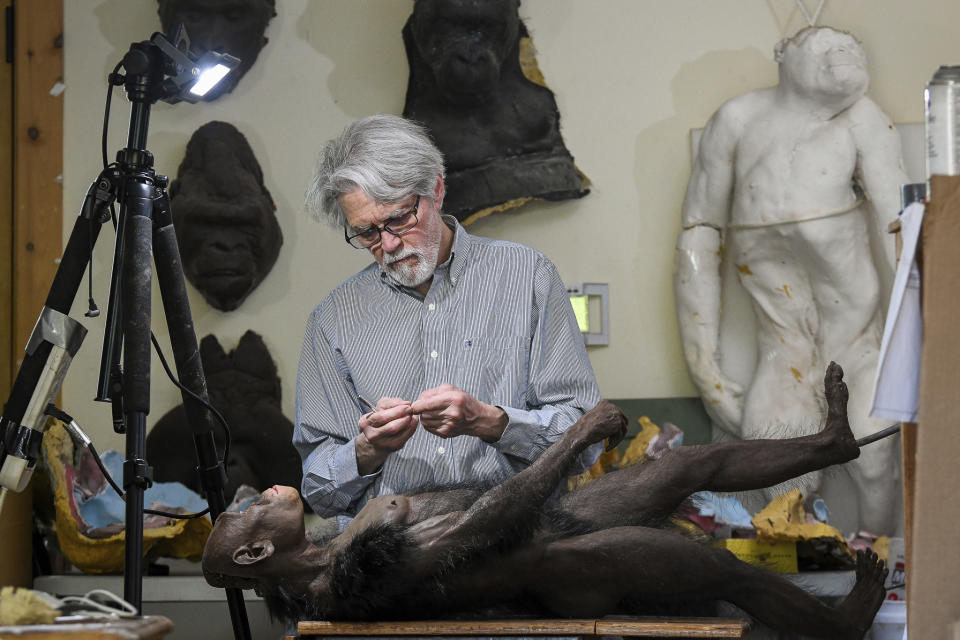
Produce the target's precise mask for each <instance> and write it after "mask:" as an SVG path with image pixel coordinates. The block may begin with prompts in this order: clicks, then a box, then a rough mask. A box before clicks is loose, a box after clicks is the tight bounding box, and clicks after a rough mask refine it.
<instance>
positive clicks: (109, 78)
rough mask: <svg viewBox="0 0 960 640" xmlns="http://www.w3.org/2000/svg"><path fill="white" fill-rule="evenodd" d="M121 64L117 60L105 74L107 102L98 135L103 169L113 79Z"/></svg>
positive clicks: (105, 158)
mask: <svg viewBox="0 0 960 640" xmlns="http://www.w3.org/2000/svg"><path fill="white" fill-rule="evenodd" d="M122 66H123V60H121V61H120V62H118V63H117V66H115V67H114V68H113V71H112V72H111V73H110V75H109V76H107V102H106V105H105V106H104V109H103V132H102V134H101V137H100V155H101V157H102V158H103V168H104V169H106V168H107V131H108V129H109V128H110V102H111V100H112V99H113V87H114V86H115V85H114V82H113V81H114V79H115V78H116V77H117V72H118V71H120V67H122Z"/></svg>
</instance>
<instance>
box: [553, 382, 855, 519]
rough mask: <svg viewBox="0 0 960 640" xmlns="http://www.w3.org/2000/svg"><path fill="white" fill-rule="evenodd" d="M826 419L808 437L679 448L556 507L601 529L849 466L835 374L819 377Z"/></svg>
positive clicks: (849, 446) (850, 446)
mask: <svg viewBox="0 0 960 640" xmlns="http://www.w3.org/2000/svg"><path fill="white" fill-rule="evenodd" d="M824 385H825V388H826V398H827V419H826V423H825V425H824V427H823V429H822V430H821V431H820V432H819V433H816V434H813V435H810V436H804V437H800V438H789V439H785V440H742V441H736V442H723V443H718V444H710V445H698V446H691V447H680V448H679V449H674V450H673V451H671V452H669V453H667V454H666V455H664V456H663V457H662V458H660V459H659V460H654V461H651V462H647V463H643V464H639V465H635V466H632V467H628V468H626V469H622V470H619V471H615V472H613V473H609V474H607V475H605V476H601V477H600V478H597V479H596V480H594V481H593V482H591V483H588V484H586V485H584V486H583V487H581V488H578V489H576V490H574V491H572V492H570V493H569V494H567V495H566V496H563V497H562V498H561V499H560V500H559V502H558V504H557V509H558V510H559V511H562V512H564V513H566V514H568V515H570V516H573V517H574V518H576V519H578V520H581V521H586V522H588V523H590V524H591V525H592V526H593V527H594V528H597V529H601V528H605V527H611V526H619V525H630V524H648V525H649V524H655V523H657V522H658V521H660V520H662V519H663V518H666V517H668V516H669V515H670V514H671V513H673V512H674V510H675V509H676V508H677V507H678V506H679V505H680V503H681V502H682V501H683V500H684V499H686V498H687V497H688V496H689V495H690V494H691V493H694V492H696V491H704V490H709V491H745V490H749V489H759V488H763V487H768V486H771V485H774V484H777V483H779V482H783V481H784V480H788V479H790V478H794V477H796V476H799V475H801V474H803V473H806V472H808V471H813V470H816V469H822V468H824V467H828V466H830V465H833V464H839V463H842V462H847V461H848V460H852V459H854V458H856V457H857V456H858V455H859V448H858V447H857V445H856V441H855V439H854V437H853V433H852V432H851V431H850V425H849V423H848V422H847V387H846V385H845V384H844V382H843V370H842V369H841V368H840V366H839V365H837V364H835V363H831V364H830V366H829V367H828V368H827V373H826V376H825V378H824Z"/></svg>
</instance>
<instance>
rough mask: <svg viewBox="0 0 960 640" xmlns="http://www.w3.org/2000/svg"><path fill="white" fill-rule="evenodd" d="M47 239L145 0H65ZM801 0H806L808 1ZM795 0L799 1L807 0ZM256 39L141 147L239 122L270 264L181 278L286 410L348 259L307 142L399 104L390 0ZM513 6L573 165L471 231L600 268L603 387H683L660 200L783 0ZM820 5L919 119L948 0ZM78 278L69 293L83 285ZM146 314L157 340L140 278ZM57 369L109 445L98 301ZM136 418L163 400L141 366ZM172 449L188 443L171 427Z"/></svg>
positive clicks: (155, 25) (779, 31)
mask: <svg viewBox="0 0 960 640" xmlns="http://www.w3.org/2000/svg"><path fill="white" fill-rule="evenodd" d="M64 4H65V46H66V51H65V66H66V69H65V82H66V85H67V91H66V92H65V94H64V98H65V100H66V109H65V144H64V198H65V200H64V239H65V240H66V237H67V234H68V233H69V230H70V228H71V227H72V225H73V222H74V220H75V217H76V212H77V210H78V207H79V205H80V202H81V199H82V197H83V193H84V191H85V190H86V187H87V185H88V184H89V182H90V180H92V178H93V177H94V176H95V175H96V174H97V172H98V170H99V158H100V152H99V144H100V122H101V120H102V113H103V98H104V93H105V88H106V85H105V77H106V74H107V73H108V72H109V71H110V69H112V67H113V66H114V65H115V64H116V62H118V61H119V60H120V58H121V57H122V56H123V54H124V53H125V52H126V50H127V48H128V47H129V44H130V43H131V42H132V41H135V40H143V39H146V38H148V37H149V36H150V34H151V33H152V32H153V31H155V30H158V29H159V28H160V25H159V20H158V19H157V16H156V3H155V2H154V1H153V0H65V3H64ZM808 4H811V3H809V2H808ZM813 4H815V3H813ZM277 5H278V6H277V12H278V15H277V17H276V18H274V20H273V22H272V23H271V24H270V27H269V28H268V31H267V35H268V37H269V38H270V42H269V44H268V45H267V46H266V48H265V49H264V50H263V51H262V52H261V54H260V58H259V59H258V60H257V63H256V65H255V66H254V67H253V69H252V70H251V71H250V72H249V73H248V74H247V76H246V77H245V78H244V79H243V80H242V81H241V82H240V84H239V86H238V87H237V89H235V90H234V92H233V93H232V94H230V95H228V96H226V97H225V98H222V99H220V100H219V101H217V102H215V103H213V104H205V105H188V104H180V105H177V106H173V107H171V106H169V105H157V106H156V107H155V108H154V110H153V116H152V119H151V123H150V140H149V144H148V148H149V149H150V150H151V151H152V152H153V153H154V155H155V157H156V159H157V169H158V171H159V172H161V173H166V174H168V175H171V176H173V175H175V174H176V169H177V166H178V165H179V163H180V161H181V160H182V158H183V153H184V148H185V146H186V143H187V140H188V139H189V137H190V135H191V134H192V133H193V131H195V130H196V129H197V128H198V127H199V126H200V125H202V124H204V123H205V122H208V121H209V120H225V121H227V122H230V123H232V124H234V125H235V126H236V127H237V128H238V129H240V131H241V132H243V133H244V135H246V137H247V139H248V140H249V142H250V144H251V146H252V147H253V150H254V153H255V154H256V156H257V158H258V160H259V161H260V164H261V166H262V167H263V170H264V174H265V176H266V182H267V186H268V188H269V189H270V191H271V193H272V194H273V197H274V200H275V201H276V203H277V207H278V211H277V217H278V219H279V221H280V225H281V227H282V229H283V235H284V246H283V250H282V251H281V254H280V258H279V260H278V261H277V264H276V265H275V266H274V268H273V271H272V272H271V273H270V275H269V276H268V278H267V279H266V280H265V281H264V282H263V283H262V284H261V285H260V287H259V288H258V289H257V290H256V291H255V292H254V293H253V294H252V295H251V296H250V297H249V298H248V299H247V300H246V302H244V304H243V306H242V307H241V308H240V309H239V310H238V311H236V312H232V313H222V312H220V311H217V310H215V309H212V308H211V307H209V306H208V305H207V304H206V303H205V302H204V301H203V299H202V298H201V296H200V295H199V294H197V292H196V291H195V290H193V289H192V288H191V304H192V309H193V313H194V318H195V322H196V326H197V332H198V335H199V336H201V337H202V336H203V335H206V334H208V333H214V334H216V335H217V336H218V338H219V339H220V341H221V343H222V344H223V345H224V347H225V348H227V349H230V348H232V347H233V346H235V344H236V341H237V340H238V339H239V337H240V336H241V335H242V334H243V332H244V331H245V330H246V329H248V328H249V329H253V330H254V331H257V332H258V333H260V334H262V335H263V336H264V338H265V340H266V342H267V345H268V346H269V348H270V350H271V352H272V353H273V356H274V358H275V360H276V361H277V364H278V367H279V369H280V375H281V377H282V379H283V394H284V397H283V407H284V412H285V413H286V414H287V415H288V416H290V417H291V418H292V417H293V394H294V384H295V377H296V366H297V357H298V353H299V348H300V342H301V340H302V333H303V327H304V322H305V320H306V317H307V315H308V314H309V313H310V311H311V309H312V308H313V307H314V306H315V305H316V303H317V302H319V301H320V299H321V298H323V296H324V295H326V293H327V292H328V291H329V290H330V289H331V288H332V287H334V286H335V285H336V284H337V283H339V282H340V281H341V280H342V279H344V278H346V277H347V276H349V275H350V274H352V273H353V272H355V271H357V270H358V269H360V268H361V267H362V266H363V265H364V264H366V262H367V259H366V258H365V256H364V255H363V254H362V253H361V252H359V251H354V250H352V249H350V248H349V247H347V246H346V244H345V243H344V242H343V240H342V237H341V235H340V233H339V232H338V231H334V230H331V229H329V228H327V227H324V226H321V225H319V224H316V223H314V222H313V221H312V220H310V219H309V218H307V217H306V215H305V214H304V213H303V210H302V196H303V192H304V188H305V185H306V183H307V181H308V179H309V176H310V173H311V169H312V165H313V162H314V158H315V154H316V153H317V151H318V149H319V148H320V146H321V144H322V142H323V141H324V140H326V139H328V138H330V137H332V136H334V135H336V134H337V133H338V132H339V131H340V129H341V128H342V127H343V126H345V125H346V124H347V123H348V122H350V121H352V120H354V119H356V118H360V117H363V116H366V115H369V114H373V113H379V112H386V113H399V112H400V111H401V110H402V107H403V100H404V92H405V90H406V80H407V64H406V57H405V55H404V51H403V46H402V43H401V38H400V29H401V27H402V25H403V23H404V21H405V20H406V17H407V16H408V15H409V13H410V10H411V7H412V2H410V1H409V0H278V2H277ZM521 15H522V16H523V18H524V19H525V21H526V24H527V27H528V28H529V29H530V31H531V33H532V35H533V39H534V44H535V45H536V47H537V50H538V60H539V63H540V67H541V69H542V70H543V72H544V75H545V76H546V79H547V82H548V84H549V86H550V87H551V89H552V90H553V91H554V93H555V94H556V97H557V103H558V105H559V108H560V114H561V118H562V119H561V126H562V130H563V134H564V138H565V140H566V143H567V147H568V148H569V149H570V151H571V152H572V153H573V154H574V156H575V158H576V161H577V165H578V166H579V167H580V168H581V170H583V171H584V172H585V173H586V174H587V175H588V176H589V177H590V178H591V180H592V181H593V185H594V186H593V192H592V193H591V194H590V195H589V196H587V197H586V198H584V199H582V200H579V201H573V202H564V203H552V204H534V205H529V206H527V207H526V208H524V209H521V210H520V211H519V212H516V213H508V214H501V215H498V216H491V217H489V218H486V219H484V220H481V221H480V222H478V223H477V224H475V225H473V226H472V227H471V231H472V232H473V233H477V234H480V235H486V236H491V237H496V238H504V239H510V240H515V241H518V242H522V243H524V244H528V245H530V246H533V247H536V248H537V249H540V250H542V251H543V252H545V253H546V254H547V255H549V256H550V257H551V258H552V259H553V260H554V262H555V263H556V264H557V266H558V267H559V269H560V272H561V274H562V275H563V277H564V279H565V280H566V281H567V282H569V283H578V282H583V281H593V282H609V283H610V296H611V329H610V333H611V344H610V346H609V347H597V348H591V350H590V357H591V360H592V362H593V366H594V369H595V370H596V373H597V377H598V379H599V381H600V387H601V390H602V391H603V393H604V394H605V395H606V396H608V397H665V396H691V395H695V392H694V389H693V386H692V385H691V383H690V381H689V378H688V376H687V371H686V366H685V364H684V361H683V357H682V354H681V350H680V344H679V337H678V334H677V328H676V321H675V316H674V306H673V293H672V284H671V281H672V278H671V269H672V257H673V246H674V241H675V238H676V234H677V232H678V230H679V208H680V204H681V201H682V199H683V192H684V188H685V185H686V181H687V178H688V176H689V166H690V155H689V144H688V134H689V130H690V129H691V128H696V127H702V126H703V124H704V123H705V122H706V120H707V118H708V117H709V116H710V114H711V113H712V112H713V111H714V110H715V109H716V108H717V107H718V106H719V105H720V104H721V103H722V102H723V101H724V100H726V99H728V98H730V97H733V96H735V95H737V94H740V93H742V92H744V91H747V90H749V89H753V88H757V87H761V86H767V85H771V84H774V83H775V82H776V65H775V64H774V62H773V60H772V53H771V52H772V49H773V45H774V44H775V43H776V42H777V41H778V40H779V39H780V38H782V37H783V36H785V35H790V34H792V33H794V32H795V31H797V30H798V29H799V28H801V27H803V26H805V25H806V23H805V21H804V19H803V17H802V15H801V14H800V13H799V11H798V10H797V9H796V5H795V3H794V2H793V0H763V1H761V0H709V1H707V0H672V1H671V2H651V1H639V0H596V1H591V2H587V1H586V0H579V1H577V0H523V3H522V6H521ZM820 24H824V25H829V26H833V27H836V28H841V29H847V30H850V31H851V32H853V33H854V34H855V35H856V36H858V37H859V38H860V39H861V40H862V41H863V43H864V47H865V49H866V51H867V54H868V56H869V60H870V70H871V74H872V78H873V82H872V88H871V90H870V95H872V97H873V98H874V99H875V100H877V102H879V104H880V105H881V106H883V107H884V108H885V109H886V110H887V112H888V113H889V114H890V115H891V116H892V118H893V119H894V120H895V121H897V122H918V121H921V120H922V119H923V103H922V90H923V85H924V83H925V82H926V81H927V80H928V78H929V77H930V75H931V74H932V72H933V70H934V69H935V68H936V66H937V65H939V64H951V63H958V62H960V52H958V51H957V46H956V42H957V41H956V38H955V34H956V25H957V24H960V3H945V2H942V1H939V0H918V1H917V2H913V3H910V6H908V5H907V3H904V2H900V1H897V0H882V1H881V0H873V1H870V0H843V1H839V0H838V1H835V2H828V3H826V7H825V9H824V11H823V15H822V17H821V20H820ZM128 114H129V108H128V106H127V103H126V100H125V98H124V96H123V95H122V93H121V91H120V90H116V93H115V96H114V108H113V120H112V126H111V136H110V140H109V143H108V149H109V150H110V151H109V152H110V154H111V156H112V155H113V154H114V153H115V152H116V150H118V149H119V148H121V147H122V146H123V145H124V143H125V139H126V128H127V119H128ZM112 242H113V234H112V233H111V232H110V230H109V229H105V230H104V232H103V233H102V235H101V240H100V244H99V246H98V247H97V251H96V260H97V261H96V264H95V267H94V282H95V286H96V297H97V300H98V302H99V303H100V304H101V306H104V305H105V304H106V298H107V289H108V280H109V270H110V266H111V264H110V263H111V260H112ZM85 297H86V296H85V295H83V294H81V295H80V296H78V298H79V299H84V300H85ZM154 301H155V302H154V327H155V330H156V332H157V334H158V337H160V340H161V343H162V344H164V346H165V348H166V349H167V353H168V354H169V343H168V341H167V340H166V339H165V337H164V335H165V323H164V321H163V319H162V314H160V312H159V311H160V310H159V296H157V295H155V296H154ZM85 309H86V304H85V302H83V303H81V304H77V305H76V307H75V309H74V313H73V314H72V315H73V316H74V317H76V318H79V319H81V320H83V322H84V324H85V325H86V326H87V327H88V328H89V329H90V334H89V335H88V338H87V341H86V343H85V345H84V348H83V350H82V351H81V353H80V355H79V356H78V358H77V360H76V362H75V363H74V365H73V366H72V368H71V370H70V375H69V376H68V379H67V382H66V384H65V385H64V394H63V404H64V407H65V408H66V410H67V411H69V412H71V413H73V414H74V415H75V416H76V417H77V418H78V420H80V422H81V423H82V424H83V425H84V426H86V427H88V428H89V430H90V431H91V433H92V435H93V436H94V437H95V440H96V441H97V444H98V446H99V447H100V449H101V450H103V449H106V448H109V447H122V441H121V440H120V438H119V437H117V436H113V435H112V431H111V429H110V411H109V407H108V406H106V405H99V404H96V403H93V402H91V401H90V398H92V397H93V395H94V393H95V378H96V372H97V367H98V364H99V350H100V342H101V338H102V328H103V316H101V318H100V319H98V320H96V321H90V320H87V319H84V318H83V311H84V310H85ZM152 373H153V380H154V383H153V392H152V396H153V408H152V411H151V415H150V419H149V423H150V424H152V423H153V422H154V421H155V420H156V419H158V418H159V417H160V416H161V415H162V414H163V413H164V412H165V411H166V410H167V409H168V408H169V407H171V406H173V405H174V404H176V403H178V402H179V399H178V394H177V393H176V392H175V390H174V389H173V388H172V387H171V385H170V384H169V383H167V382H166V379H165V378H164V377H163V373H162V371H161V370H160V367H159V364H155V365H154V367H153V372H152ZM184 446H185V447H186V448H189V447H190V443H184Z"/></svg>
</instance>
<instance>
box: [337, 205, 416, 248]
mask: <svg viewBox="0 0 960 640" xmlns="http://www.w3.org/2000/svg"><path fill="white" fill-rule="evenodd" d="M419 209H420V196H419V195H417V199H416V200H414V201H413V206H412V207H410V208H409V209H407V210H406V211H397V212H395V213H394V214H393V215H392V216H391V217H390V218H389V219H388V220H387V221H386V222H384V223H383V226H382V227H378V226H377V225H375V224H374V225H370V226H369V227H367V228H366V229H360V230H357V229H353V228H351V227H344V228H343V237H344V239H345V240H346V241H347V242H349V243H350V245H351V246H352V247H354V248H355V249H369V248H370V247H372V246H374V245H377V244H379V243H380V240H381V233H382V232H384V231H386V232H388V233H392V234H393V235H395V236H402V235H403V234H405V233H409V232H411V231H413V228H414V227H415V226H417V211H418V210H419ZM350 231H356V233H354V234H353V235H350V233H349V232H350Z"/></svg>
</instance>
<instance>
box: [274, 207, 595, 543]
mask: <svg viewBox="0 0 960 640" xmlns="http://www.w3.org/2000/svg"><path fill="white" fill-rule="evenodd" d="M444 221H445V222H446V223H447V224H448V225H449V226H451V227H452V228H453V229H454V234H455V236H454V243H453V249H452V253H451V256H450V259H449V260H447V261H446V262H445V263H444V264H442V265H440V266H438V267H437V270H436V272H435V274H434V277H433V281H432V283H431V285H430V290H429V291H428V292H427V295H426V296H419V295H418V294H417V293H416V292H414V291H413V290H411V289H408V288H406V287H402V286H400V285H397V284H396V283H395V282H394V281H393V280H391V279H390V278H389V276H387V274H386V273H384V272H383V270H382V269H381V268H380V266H379V265H377V264H376V263H374V264H371V265H370V266H369V267H367V268H366V269H364V270H363V271H361V272H360V273H358V274H356V275H355V276H353V277H352V278H350V279H349V280H347V281H346V282H344V283H343V284H341V285H340V286H338V287H337V288H336V289H334V290H333V292H332V293H330V295H329V296H327V297H326V299H324V300H323V302H321V303H320V305H319V306H317V308H316V309H315V310H314V312H313V313H312V314H311V316H310V319H309V321H308V323H307V329H306V336H305V338H304V345H303V351H302V352H301V355H300V366H299V371H298V375H297V399H296V406H297V424H296V427H295V429H294V436H293V442H294V445H295V446H296V447H297V449H298V450H299V452H300V455H301V457H302V458H303V486H302V491H303V495H304V496H305V497H306V499H307V501H308V502H309V503H310V505H311V506H312V507H313V509H314V510H315V511H316V512H317V513H318V514H320V515H323V516H332V515H334V514H337V515H341V514H353V513H356V512H357V511H358V510H359V509H360V508H362V507H363V505H364V504H365V503H366V501H367V500H369V499H370V498H372V497H374V496H377V495H383V494H392V493H411V492H416V491H418V490H423V489H425V488H430V487H437V486H442V485H451V484H464V483H469V484H476V483H483V484H492V483H497V482H500V481H502V480H504V479H505V478H507V477H509V476H510V475H512V474H514V473H516V472H518V471H519V470H521V469H522V468H524V467H526V466H527V465H529V464H530V463H531V462H533V460H535V459H536V458H537V456H539V455H540V454H541V453H542V452H543V451H544V450H545V449H546V448H547V447H548V446H550V444H551V443H553V442H555V441H556V440H557V439H558V438H559V437H560V435H561V434H562V433H563V432H564V431H565V430H566V429H567V427H569V426H570V425H571V424H573V423H574V422H576V420H578V419H579V418H580V416H581V415H583V413H584V412H585V411H587V410H589V409H590V408H592V407H593V406H594V405H595V404H596V403H597V402H599V400H600V393H599V390H598V388H597V384H596V380H595V379H594V376H593V370H592V369H591V367H590V362H589V360H588V359H587V353H586V349H585V347H584V343H583V337H582V336H581V334H580V331H579V329H578V327H577V321H576V318H575V317H574V314H573V309H572V308H571V306H570V300H569V297H568V295H567V292H566V289H565V288H564V286H563V283H562V282H561V280H560V276H559V274H558V273H557V270H556V267H554V266H553V264H552V263H551V262H550V261H549V260H548V259H547V258H546V257H545V256H544V255H543V254H541V253H540V252H538V251H535V250H533V249H531V248H529V247H525V246H522V245H519V244H516V243H512V242H504V241H497V240H490V239H486V238H480V237H476V236H472V235H470V234H468V233H467V232H466V231H464V230H463V228H462V227H461V226H460V225H459V224H458V223H457V221H456V220H455V219H454V218H452V217H450V216H444ZM443 383H449V384H452V385H454V386H455V387H458V388H460V389H462V390H464V391H466V392H467V393H469V394H471V395H472V396H473V397H475V398H477V399H478V400H480V401H482V402H486V403H487V404H491V405H496V406H499V407H501V408H502V409H503V410H504V411H505V412H506V414H507V417H508V423H507V427H506V429H505V430H504V432H503V435H502V437H501V438H500V440H498V441H497V442H494V443H491V444H488V443H486V442H484V441H482V440H480V439H479V438H475V437H472V436H459V437H455V438H447V439H444V438H440V437H439V436H436V435H434V434H432V433H430V432H428V431H427V430H425V429H421V428H418V429H417V430H416V432H415V433H414V435H413V436H412V437H411V438H410V439H409V440H408V441H407V442H406V444H405V445H404V447H403V448H402V449H400V450H399V451H396V452H394V453H391V454H390V455H389V456H388V457H387V459H386V461H385V462H384V464H383V466H382V468H381V469H380V470H379V471H377V472H376V473H373V474H371V475H367V476H361V475H360V474H359V472H358V470H357V460H356V453H355V438H356V437H357V436H358V435H359V428H358V426H357V422H358V421H359V419H360V417H361V415H362V414H363V413H365V412H366V409H365V408H364V407H363V406H362V405H361V404H360V403H359V402H358V400H357V396H358V395H360V396H363V397H364V398H365V399H367V400H370V401H371V402H374V403H376V401H377V400H378V399H379V398H382V397H399V398H403V399H405V400H410V401H413V400H415V399H417V397H418V396H419V395H420V394H421V393H422V392H423V391H425V390H427V389H431V388H433V387H437V386H439V385H441V384H443ZM599 453H600V445H596V446H594V447H591V448H590V449H588V450H587V451H586V452H585V453H584V455H583V456H581V460H580V466H581V468H586V467H587V466H589V465H590V464H592V462H593V461H594V460H595V459H596V457H597V456H598V455H599ZM347 521H348V520H346V519H345V518H341V519H340V524H341V526H345V523H346V522H347Z"/></svg>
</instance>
